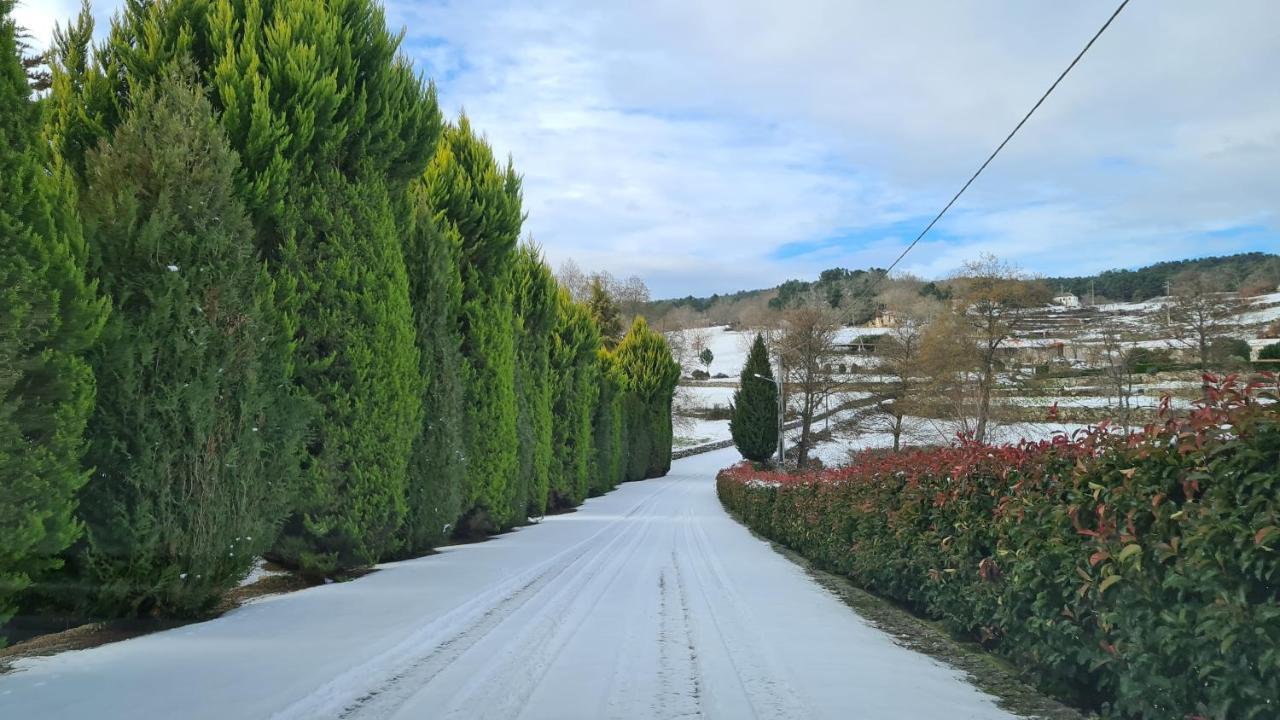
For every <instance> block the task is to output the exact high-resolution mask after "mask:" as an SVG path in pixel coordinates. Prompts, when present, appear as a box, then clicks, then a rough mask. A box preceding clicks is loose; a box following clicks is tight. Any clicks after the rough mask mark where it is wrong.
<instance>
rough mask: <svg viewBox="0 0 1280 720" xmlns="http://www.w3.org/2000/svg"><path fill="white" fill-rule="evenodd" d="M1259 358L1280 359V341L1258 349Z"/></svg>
mask: <svg viewBox="0 0 1280 720" xmlns="http://www.w3.org/2000/svg"><path fill="white" fill-rule="evenodd" d="M1258 359H1259V360H1280V343H1271V344H1270V345H1265V346H1263V348H1262V349H1261V350H1259V351H1258Z"/></svg>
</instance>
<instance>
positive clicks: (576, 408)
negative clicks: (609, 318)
mask: <svg viewBox="0 0 1280 720" xmlns="http://www.w3.org/2000/svg"><path fill="white" fill-rule="evenodd" d="M599 347H600V331H599V330H597V329H596V325H595V323H594V322H593V321H592V319H591V314H590V311H589V310H588V309H587V307H586V306H584V305H581V304H579V303H575V302H574V301H573V299H572V298H570V297H569V293H568V292H567V291H565V290H561V291H560V294H559V313H558V320H557V324H556V337H555V341H554V344H553V350H552V353H551V375H552V378H554V380H553V383H554V386H553V387H554V390H553V392H554V395H555V405H554V414H555V424H554V426H553V429H552V433H553V440H552V447H553V456H554V458H555V459H554V461H553V463H552V474H551V501H550V504H551V505H552V506H554V507H570V506H573V505H576V504H578V503H580V502H582V501H583V500H584V499H585V498H586V497H587V495H588V494H590V491H591V472H592V468H593V465H594V462H593V461H594V458H595V437H594V432H593V426H592V420H593V419H594V415H595V403H596V398H597V394H598V393H599V391H600V388H599V375H598V373H599V366H598V365H597V359H596V351H597V350H598V349H599Z"/></svg>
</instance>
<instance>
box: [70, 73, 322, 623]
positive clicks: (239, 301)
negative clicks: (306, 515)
mask: <svg viewBox="0 0 1280 720" xmlns="http://www.w3.org/2000/svg"><path fill="white" fill-rule="evenodd" d="M86 168H87V176H88V178H89V183H88V185H87V188H86V191H85V194H84V198H83V202H82V206H83V211H84V216H85V225H86V235H87V237H88V241H89V245H90V251H91V254H92V257H93V262H94V267H95V269H96V271H97V274H98V277H99V279H100V280H101V282H102V287H103V290H104V291H105V292H106V293H107V294H108V296H109V297H110V298H111V300H112V303H113V304H114V306H115V311H114V313H113V314H112V316H111V318H110V320H109V321H108V323H107V326H106V328H105V330H104V332H103V335H102V338H101V342H100V343H99V345H98V346H97V347H96V348H95V350H94V352H93V354H92V360H93V364H94V369H95V371H96V373H97V376H98V377H99V378H100V379H101V380H100V385H99V393H98V406H97V410H96V411H95V413H94V415H93V418H92V422H91V423H90V427H89V433H88V434H89V438H90V458H89V459H90V462H91V463H92V464H93V465H94V466H95V471H94V473H93V475H92V477H91V479H90V482H89V483H88V485H87V486H86V487H85V489H84V492H83V499H82V503H81V515H82V517H83V518H84V520H85V522H86V524H87V526H88V546H87V556H86V557H85V558H84V564H83V568H82V570H83V574H84V580H85V581H87V585H88V586H90V587H92V588H93V594H94V596H95V597H93V598H92V600H91V605H92V606H93V608H94V609H95V610H97V611H99V612H104V613H108V614H129V613H135V612H141V611H148V612H158V613H162V614H166V615H191V614H197V613H200V612H202V611H205V610H208V609H209V608H210V607H211V606H212V605H213V604H214V603H215V602H216V601H217V600H218V599H219V597H220V595H221V593H222V592H223V591H225V590H226V589H227V588H229V587H231V586H233V585H234V584H235V583H236V582H237V581H239V580H240V579H241V578H242V577H244V575H245V574H246V573H247V572H248V571H249V568H250V566H251V564H252V563H253V560H254V558H255V557H257V556H258V555H260V554H261V553H262V552H263V551H264V550H266V549H267V548H269V547H270V546H271V543H272V541H273V540H274V538H275V535H276V533H277V531H278V530H279V527H280V523H281V521H282V520H283V519H284V517H285V515H286V514H287V513H288V511H289V509H290V506H291V502H292V499H293V491H294V487H295V479H296V477H297V468H298V459H299V455H300V451H301V449H302V437H303V433H302V431H303V427H304V423H305V419H306V418H305V415H304V413H303V408H302V405H301V403H300V402H299V401H298V399H297V397H296V393H295V391H294V390H293V388H292V387H291V385H290V377H289V376H288V374H287V372H286V369H287V368H288V362H289V360H288V358H289V356H290V352H289V350H288V348H287V346H286V343H285V342H283V338H282V336H281V334H280V333H279V328H278V325H277V318H276V317H275V316H274V310H273V309H272V307H271V297H272V287H271V282H270V279H269V277H268V276H267V274H266V271H265V268H264V267H263V266H262V265H261V263H260V262H259V261H258V260H257V256H256V253H255V252H254V247H253V244H254V242H253V241H254V234H253V226H252V224H251V223H250V222H249V219H248V216H247V214H246V213H245V210H244V207H243V205H242V204H241V203H240V201H239V200H238V198H237V197H236V195H235V172H236V168H237V161H236V157H235V154H234V153H233V152H232V151H231V149H230V148H229V147H228V145H227V140H226V136H225V134H224V133H223V130H222V128H221V127H220V126H219V125H218V123H217V120H216V118H215V117H214V114H213V111H212V108H211V107H210V106H209V103H208V101H207V100H205V98H204V96H203V94H202V93H201V92H200V90H199V89H197V88H194V87H191V86H190V85H189V84H187V83H186V82H185V81H183V80H182V79H181V78H180V77H179V75H178V74H177V73H174V74H173V75H171V76H169V77H168V78H165V79H163V80H161V81H160V82H159V83H157V84H155V85H153V86H151V87H150V88H148V89H147V90H145V91H143V92H141V93H139V94H138V95H137V96H136V97H135V99H134V105H133V110H132V112H131V113H130V115H129V116H128V118H127V119H126V120H125V122H124V123H123V124H121V125H120V126H119V127H118V128H117V129H116V131H115V133H114V134H113V137H112V138H111V140H110V142H108V143H105V144H104V145H103V146H102V147H101V149H100V150H91V151H90V152H89V153H88V155H87V157H86Z"/></svg>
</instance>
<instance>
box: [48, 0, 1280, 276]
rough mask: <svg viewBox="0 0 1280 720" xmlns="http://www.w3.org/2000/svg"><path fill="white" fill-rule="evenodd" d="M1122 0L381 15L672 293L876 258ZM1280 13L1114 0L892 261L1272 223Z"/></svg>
mask: <svg viewBox="0 0 1280 720" xmlns="http://www.w3.org/2000/svg"><path fill="white" fill-rule="evenodd" d="M1113 8H1114V0H1081V2H1076V3H1059V2H1053V1H1052V0H1034V1H1030V2H1027V1H1023V0H1016V1H1015V0H1004V1H1002V2H989V1H988V0H957V1H956V2H924V1H923V0H914V1H910V2H897V3H884V2H879V1H878V0H859V1H857V2H853V1H846V0H792V1H791V2H786V3H778V2H773V1H772V0H701V1H700V2H688V1H687V0H652V1H651V2H648V3H599V2H594V1H591V0H548V1H547V2H540V3H537V4H536V7H535V4H532V3H524V2H518V1H517V0H469V1H468V0H463V1H457V2H451V1H450V2H434V3H417V2H408V1H403V0H397V1H396V2H392V3H391V4H390V5H389V6H388V19H389V21H390V22H391V24H392V25H393V26H400V25H404V26H405V27H406V28H407V38H406V47H405V50H406V52H407V53H409V54H410V55H412V56H413V57H414V58H415V60H416V61H417V63H418V64H419V66H420V67H422V68H423V69H424V70H425V71H426V72H428V73H429V74H431V75H433V76H435V77H436V78H437V80H438V81H439V83H440V87H441V99H442V102H443V104H444V106H445V108H446V109H447V110H449V111H450V112H455V113H456V111H457V110H459V109H460V108H463V107H465V108H466V110H467V112H468V113H469V114H470V115H471V117H472V119H473V121H474V123H475V125H476V126H477V127H479V128H481V129H483V130H484V131H485V132H487V133H488V135H489V137H490V138H491V140H492V142H493V144H494V146H495V148H496V149H497V150H498V151H499V152H503V153H505V152H510V153H511V154H512V155H513V156H514V159H515V162H516V165H517V168H518V169H519V170H520V171H521V172H522V173H523V174H524V176H525V191H526V204H527V209H528V211H529V222H528V226H527V227H528V229H529V231H530V232H532V233H533V235H534V236H535V237H536V238H537V239H538V240H539V241H540V242H541V243H542V244H543V246H544V247H545V249H546V250H547V252H548V254H549V256H550V257H551V259H552V260H553V261H559V260H561V259H563V258H566V257H573V258H575V259H576V260H577V261H578V262H579V264H580V265H582V266H583V267H586V268H605V269H608V270H610V271H612V272H614V273H617V274H624V275H625V274H631V273H637V274H640V275H641V276H643V277H644V278H645V279H646V280H647V281H648V282H649V283H650V285H651V286H652V287H653V288H654V290H655V292H656V293H657V294H660V295H666V294H685V293H690V292H694V293H709V292H713V291H721V292H723V291H727V290H733V289H738V288H741V287H748V286H767V285H772V284H775V283H776V282H778V281H779V280H781V279H783V278H785V277H799V276H806V275H812V274H814V273H816V271H817V270H819V269H821V268H823V267H829V266H832V265H844V266H849V267H859V266H867V265H878V266H884V265H886V264H887V263H888V262H889V261H891V260H892V259H893V258H894V257H896V255H897V254H898V252H900V251H901V249H902V248H903V247H904V246H905V244H906V243H907V242H909V241H910V239H911V238H912V237H914V235H915V232H917V231H918V230H916V229H915V228H916V226H917V225H922V224H923V223H922V222H921V220H920V219H921V218H926V219H927V217H931V216H932V214H933V213H935V212H936V211H937V210H938V209H939V208H940V207H941V206H942V204H943V203H945V201H946V200H947V199H948V198H949V197H950V195H951V194H952V193H953V192H954V191H955V189H956V188H957V187H958V186H959V184H960V183H962V182H963V180H964V179H965V178H966V177H967V176H968V174H969V173H970V172H972V170H973V168H974V167H976V165H977V164H978V163H979V162H980V161H981V159H982V158H984V157H985V156H986V154H987V153H988V152H989V151H990V150H991V148H993V147H994V146H995V144H996V143H997V142H999V140H1000V139H1001V138H1002V137H1003V136H1004V134H1005V133H1006V132H1007V131H1008V130H1009V128H1011V127H1012V126H1013V124H1014V123H1015V122H1016V121H1017V119H1018V118H1020V117H1021V115H1022V113H1024V112H1025V111H1026V109H1027V108H1028V107H1029V106H1030V104H1031V103H1032V102H1033V101H1034V100H1035V99H1036V98H1037V97H1038V96H1039V94H1040V93H1041V92H1043V90H1044V88H1045V87H1047V85H1048V83H1049V82H1050V81H1051V80H1052V79H1053V78H1054V77H1055V76H1056V75H1057V73H1058V72H1059V71H1060V70H1061V69H1062V68H1063V67H1064V66H1065V65H1066V63H1067V62H1068V60H1069V59H1070V58H1071V57H1072V56H1073V55H1074V54H1075V53H1076V52H1077V51H1078V50H1079V48H1080V47H1081V46H1082V45H1083V43H1084V42H1085V40H1087V39H1088V37H1089V36H1090V35H1091V34H1092V33H1093V32H1094V31H1095V30H1096V29H1097V27H1098V25H1100V24H1101V22H1102V21H1103V19H1105V17H1106V16H1107V15H1108V14H1109V13H1110V12H1111V10H1112V9H1113ZM41 12H45V13H51V12H53V11H51V10H50V11H45V10H42V11H41ZM63 12H64V14H65V13H66V12H69V10H68V9H67V8H64V9H63ZM46 17H47V15H46ZM1275 19H1276V18H1275V12H1274V5H1273V4H1272V3H1271V2H1269V0H1240V1H1238V2H1235V3H1231V4H1228V5H1220V4H1213V3H1203V2H1199V1H1198V0H1167V1H1166V2H1162V3H1159V4H1158V5H1157V4H1152V3H1133V4H1131V6H1130V7H1129V8H1127V9H1126V10H1125V11H1124V13H1122V14H1121V16H1120V17H1119V18H1118V19H1117V20H1116V22H1115V24H1114V25H1113V26H1112V28H1111V29H1110V30H1109V31H1108V32H1107V34H1105V35H1104V36H1103V37H1102V39H1101V40H1100V41H1099V42H1098V43H1097V44H1096V45H1095V47H1094V48H1093V49H1092V50H1091V51H1090V53H1089V55H1088V56H1086V58H1085V60H1084V61H1083V62H1082V63H1081V64H1080V66H1079V67H1077V68H1076V70H1075V71H1074V72H1073V73H1072V75H1071V76H1069V77H1068V78H1067V79H1066V80H1065V81H1064V83H1063V84H1062V85H1061V86H1060V88H1059V89H1058V91H1057V92H1056V93H1055V94H1054V95H1053V96H1052V97H1051V98H1050V99H1049V101H1048V102H1047V103H1046V104H1045V105H1044V106H1043V107H1042V108H1041V110H1040V112H1039V113H1038V114H1037V115H1036V116H1035V117H1034V118H1033V119H1032V121H1031V122H1030V123H1029V124H1028V125H1027V127H1025V128H1024V130H1023V132H1022V133H1021V134H1020V135H1019V136H1018V137H1017V138H1016V139H1015V140H1014V141H1013V143H1011V144H1010V146H1009V147H1008V148H1007V149H1006V151H1005V153H1004V154H1002V155H1001V156H1000V158H998V159H997V160H996V162H995V163H994V164H993V165H992V166H991V167H990V168H989V169H988V171H987V173H986V174H984V176H983V177H982V178H981V179H980V180H979V181H978V182H977V183H976V184H975V185H974V186H973V188H972V189H971V191H970V193H969V194H967V195H966V196H965V198H964V199H962V201H961V202H960V204H959V205H957V207H956V208H955V210H953V213H952V214H950V215H948V217H947V218H946V219H945V220H944V221H943V222H942V223H941V224H940V225H939V226H938V228H937V231H936V234H934V235H931V236H929V237H928V238H926V240H925V242H922V243H921V245H920V246H919V247H918V248H917V249H916V250H915V251H914V252H913V253H912V254H911V255H910V256H908V259H907V261H905V262H904V268H906V269H908V270H911V271H915V272H919V273H923V274H927V275H939V274H944V273H946V272H948V271H950V270H952V269H954V268H955V267H956V266H958V265H959V264H960V263H961V262H962V261H963V260H965V259H969V258H972V257H974V256H975V255H976V254H977V253H979V252H981V251H994V252H997V253H999V254H1001V255H1003V256H1005V257H1007V258H1009V259H1011V260H1013V261H1014V262H1017V263H1019V264H1021V265H1023V266H1024V267H1027V268H1029V269H1032V270H1034V271H1038V272H1041V273H1044V274H1050V275H1052V274H1069V273H1078V272H1084V271H1094V270H1100V269H1104V268H1108V267H1114V266H1128V265H1138V264H1143V263H1147V262H1151V261H1156V260H1161V259H1168V258H1172V257H1183V256H1188V255H1196V254H1213V253H1227V252H1234V251H1237V250H1241V249H1255V248H1258V247H1259V245H1258V243H1259V242H1265V241H1263V240H1258V239H1257V238H1258V237H1259V234H1258V233H1255V234H1252V235H1239V234H1232V233H1222V234H1213V235H1209V234H1207V233H1209V232H1212V231H1216V230H1224V229H1231V228H1233V227H1239V226H1251V227H1259V228H1262V230H1263V233H1262V234H1261V236H1262V237H1268V236H1269V237H1274V235H1275V230H1276V223H1277V218H1276V215H1275V209H1274V208H1275V201H1274V199H1275V198H1276V197H1277V196H1280V173H1277V172H1275V170H1274V168H1276V167H1277V166H1280V95H1277V94H1276V93H1275V92H1274V91H1273V90H1272V86H1273V83H1274V80H1273V78H1272V77H1271V74H1272V73H1273V71H1274V68H1276V67H1280V36H1277V35H1276V34H1275V33H1274V32H1272V29H1273V27H1274V25H1275ZM31 24H32V25H33V27H34V23H31ZM841 237H847V238H851V239H850V240H848V241H846V242H843V243H841V242H830V241H831V239H833V238H841ZM798 246H803V247H806V248H810V249H811V251H810V252H807V253H802V254H796V255H794V256H793V257H789V258H786V259H779V258H780V257H781V256H782V255H785V254H786V253H779V249H780V248H784V247H791V248H795V247H798ZM1271 249H1274V248H1271Z"/></svg>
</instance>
